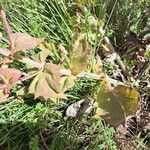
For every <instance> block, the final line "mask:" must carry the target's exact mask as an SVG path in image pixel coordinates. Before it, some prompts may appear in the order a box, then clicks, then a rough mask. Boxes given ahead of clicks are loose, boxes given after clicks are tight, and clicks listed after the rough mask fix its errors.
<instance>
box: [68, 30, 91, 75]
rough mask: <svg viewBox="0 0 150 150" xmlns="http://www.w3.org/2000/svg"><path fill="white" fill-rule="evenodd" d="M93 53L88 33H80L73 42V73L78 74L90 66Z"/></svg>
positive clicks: (71, 63) (71, 64) (71, 59)
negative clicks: (87, 36) (88, 40)
mask: <svg viewBox="0 0 150 150" xmlns="http://www.w3.org/2000/svg"><path fill="white" fill-rule="evenodd" d="M91 53H92V52H91V48H90V47H89V44H88V42H87V38H86V34H83V33H80V34H79V35H78V36H77V38H76V40H75V41H74V43H73V50H72V52H71V56H70V66H71V71H72V74H73V75H77V74H79V73H81V72H83V71H85V70H86V69H87V68H88V67H89V61H90V57H91Z"/></svg>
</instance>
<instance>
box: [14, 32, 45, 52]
mask: <svg viewBox="0 0 150 150" xmlns="http://www.w3.org/2000/svg"><path fill="white" fill-rule="evenodd" d="M12 39H13V53H15V52H17V51H25V50H27V49H30V48H35V47H36V46H37V45H38V44H40V43H42V42H43V40H44V39H43V38H34V37H32V36H30V35H29V34H27V33H13V34H12Z"/></svg>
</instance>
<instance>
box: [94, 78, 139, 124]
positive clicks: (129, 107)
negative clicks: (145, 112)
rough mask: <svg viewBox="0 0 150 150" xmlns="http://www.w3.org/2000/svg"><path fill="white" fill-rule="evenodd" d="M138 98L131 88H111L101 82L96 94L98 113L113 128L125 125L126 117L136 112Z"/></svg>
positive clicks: (123, 86)
mask: <svg viewBox="0 0 150 150" xmlns="http://www.w3.org/2000/svg"><path fill="white" fill-rule="evenodd" d="M139 98H140V95H139V93H138V92H137V91H136V90H135V89H134V88H132V87H129V86H125V85H118V86H116V87H114V88H113V87H111V86H110V85H109V84H108V83H106V82H105V81H103V82H102V83H101V86H100V89H99V91H98V94H97V103H98V107H99V108H98V113H99V115H100V116H101V117H102V118H103V119H105V120H106V121H107V122H109V123H110V124H111V125H113V126H116V125H118V124H120V123H125V119H126V117H127V116H128V115H132V114H133V113H135V112H136V111H137V109H138V107H139V104H138V101H139Z"/></svg>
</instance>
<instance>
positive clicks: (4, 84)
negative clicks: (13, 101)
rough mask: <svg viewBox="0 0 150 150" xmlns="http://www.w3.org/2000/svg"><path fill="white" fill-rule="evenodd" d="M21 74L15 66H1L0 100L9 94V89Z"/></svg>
mask: <svg viewBox="0 0 150 150" xmlns="http://www.w3.org/2000/svg"><path fill="white" fill-rule="evenodd" d="M20 76H21V72H20V71H19V70H17V69H13V68H0V90H1V95H0V100H3V99H4V98H6V97H7V96H8V93H9V90H10V89H11V88H12V86H14V84H15V83H16V82H17V81H18V79H19V78H20Z"/></svg>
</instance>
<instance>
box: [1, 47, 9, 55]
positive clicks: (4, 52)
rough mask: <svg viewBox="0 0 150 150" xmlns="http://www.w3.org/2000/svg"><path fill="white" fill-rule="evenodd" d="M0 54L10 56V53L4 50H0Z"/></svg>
mask: <svg viewBox="0 0 150 150" xmlns="http://www.w3.org/2000/svg"><path fill="white" fill-rule="evenodd" d="M0 54H2V55H4V56H6V57H8V56H9V55H10V51H9V50H8V49H6V48H0Z"/></svg>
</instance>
